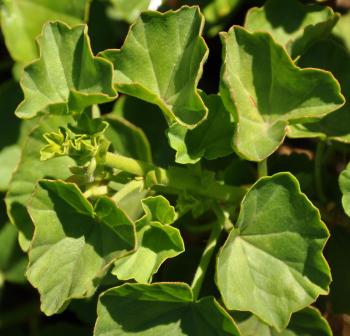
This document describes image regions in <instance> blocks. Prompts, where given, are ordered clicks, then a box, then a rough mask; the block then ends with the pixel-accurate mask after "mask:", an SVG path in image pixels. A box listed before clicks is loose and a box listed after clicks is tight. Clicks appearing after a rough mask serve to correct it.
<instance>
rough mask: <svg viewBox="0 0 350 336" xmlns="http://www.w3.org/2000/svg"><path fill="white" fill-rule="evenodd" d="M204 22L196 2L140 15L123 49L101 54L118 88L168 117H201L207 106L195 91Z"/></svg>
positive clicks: (188, 121) (190, 122)
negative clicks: (107, 61)
mask: <svg viewBox="0 0 350 336" xmlns="http://www.w3.org/2000/svg"><path fill="white" fill-rule="evenodd" d="M203 25H204V19H203V16H202V15H201V14H200V12H199V9H198V8H196V7H182V8H181V9H179V10H178V11H176V12H173V11H169V12H166V13H158V12H150V11H149V12H145V13H143V14H141V16H140V18H139V19H138V20H137V21H136V23H135V24H134V25H133V26H132V27H131V29H130V31H129V34H128V36H127V38H126V40H125V42H124V45H123V46H122V48H121V49H120V50H107V51H105V52H103V53H102V54H101V55H102V56H103V57H105V58H106V59H108V60H110V61H111V62H112V63H113V65H114V68H115V70H114V73H115V77H114V83H115V86H116V88H117V89H118V91H120V92H123V93H126V94H129V95H131V96H135V97H138V98H140V99H142V100H145V101H147V102H150V103H153V104H156V105H158V106H159V107H160V108H161V110H162V111H163V112H164V114H165V116H166V117H167V118H168V120H169V121H170V122H172V121H174V120H176V121H177V122H178V123H180V124H182V125H184V126H186V127H189V128H193V127H195V126H196V124H197V123H199V122H201V121H203V119H205V117H206V115H207V108H206V107H205V105H204V103H203V101H202V99H201V97H200V95H199V93H198V92H197V90H196V87H197V84H198V81H199V78H200V76H201V74H202V68H203V63H204V61H205V60H206V58H207V54H208V50H207V46H206V44H205V42H204V39H203V38H202V37H201V33H202V29H203ZM169 41H171V43H169Z"/></svg>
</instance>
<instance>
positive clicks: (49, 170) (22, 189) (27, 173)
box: [6, 115, 74, 251]
mask: <svg viewBox="0 0 350 336" xmlns="http://www.w3.org/2000/svg"><path fill="white" fill-rule="evenodd" d="M34 121H35V122H36V123H38V124H39V125H38V126H37V127H35V128H34V130H33V131H32V132H31V133H30V134H29V136H28V138H27V140H26V142H25V144H24V147H23V150H22V156H21V159H20V162H19V164H18V166H17V169H16V171H15V172H14V174H13V176H12V179H11V181H10V185H9V188H8V193H7V196H6V206H7V212H8V215H9V218H10V220H11V222H12V223H13V224H14V225H15V226H16V227H17V229H18V231H19V242H20V245H21V248H22V249H23V250H25V251H26V250H28V248H29V242H30V241H31V239H32V235H33V228H34V227H33V223H32V220H31V219H30V217H29V215H28V211H27V209H26V206H27V204H28V201H29V199H30V197H31V195H32V193H33V191H34V188H35V184H36V182H37V181H38V180H39V179H41V178H61V179H65V178H67V177H69V176H70V175H71V173H70V171H69V166H72V165H74V161H73V160H72V159H70V158H69V157H58V158H54V159H52V160H50V161H41V160H40V149H41V148H42V147H43V146H44V145H45V140H44V138H43V134H45V133H47V132H52V131H55V130H57V128H58V127H59V126H65V125H67V123H68V122H70V121H72V119H71V118H70V117H68V116H66V117H63V116H50V115H48V116H45V117H44V118H42V120H40V121H38V120H34Z"/></svg>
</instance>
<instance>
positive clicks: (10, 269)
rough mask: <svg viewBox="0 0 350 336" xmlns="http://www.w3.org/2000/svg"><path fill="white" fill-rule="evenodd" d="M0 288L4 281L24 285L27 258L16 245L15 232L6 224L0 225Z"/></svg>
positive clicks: (9, 224)
mask: <svg viewBox="0 0 350 336" xmlns="http://www.w3.org/2000/svg"><path fill="white" fill-rule="evenodd" d="M0 246H1V254H0V288H1V287H2V285H3V283H4V281H9V282H14V283H24V282H25V278H24V272H25V267H26V265H27V258H26V257H25V256H24V255H23V254H22V253H21V250H20V249H19V246H18V244H17V230H16V228H15V227H14V226H13V225H11V223H9V222H7V223H4V224H0Z"/></svg>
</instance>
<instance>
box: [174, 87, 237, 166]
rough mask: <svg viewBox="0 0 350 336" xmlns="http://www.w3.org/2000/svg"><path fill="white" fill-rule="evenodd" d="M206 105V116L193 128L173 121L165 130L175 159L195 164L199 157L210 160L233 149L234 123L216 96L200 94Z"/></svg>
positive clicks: (229, 152)
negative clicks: (173, 150)
mask: <svg viewBox="0 0 350 336" xmlns="http://www.w3.org/2000/svg"><path fill="white" fill-rule="evenodd" d="M201 96H202V99H203V101H204V103H205V105H206V106H207V107H208V110H209V111H208V118H207V119H206V120H205V121H204V122H202V123H201V124H200V125H199V126H197V127H196V128H195V129H193V130H188V129H187V128H186V127H184V126H181V125H180V124H178V123H174V124H173V125H172V126H171V127H170V128H169V130H168V137H169V142H170V146H171V147H172V148H174V149H175V150H176V162H178V163H182V164H187V163H196V162H197V161H199V160H200V159H201V158H202V157H204V158H206V159H208V160H214V159H217V158H220V157H224V156H227V155H229V154H231V153H232V152H233V148H232V139H233V130H234V126H233V123H232V122H231V120H230V114H229V112H228V111H227V110H226V109H225V106H224V105H223V103H222V101H221V98H220V96H218V95H213V94H212V95H206V94H205V93H202V94H201Z"/></svg>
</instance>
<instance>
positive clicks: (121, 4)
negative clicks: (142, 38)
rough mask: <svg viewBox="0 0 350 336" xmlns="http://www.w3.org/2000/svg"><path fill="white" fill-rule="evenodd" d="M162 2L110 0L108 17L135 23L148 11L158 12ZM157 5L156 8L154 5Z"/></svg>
mask: <svg viewBox="0 0 350 336" xmlns="http://www.w3.org/2000/svg"><path fill="white" fill-rule="evenodd" d="M162 2H163V1H162V0H159V1H157V0H156V1H154V0H110V3H111V7H110V8H108V15H109V16H110V17H111V18H114V19H117V20H125V21H128V22H129V23H133V22H134V21H135V20H136V19H137V18H138V17H139V16H140V14H141V13H142V12H144V11H145V10H147V9H152V10H157V8H158V7H159V6H160V5H161V4H162ZM153 3H156V6H155V5H154V4H153Z"/></svg>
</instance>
